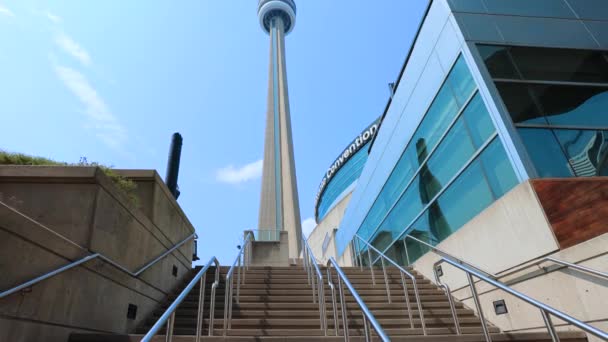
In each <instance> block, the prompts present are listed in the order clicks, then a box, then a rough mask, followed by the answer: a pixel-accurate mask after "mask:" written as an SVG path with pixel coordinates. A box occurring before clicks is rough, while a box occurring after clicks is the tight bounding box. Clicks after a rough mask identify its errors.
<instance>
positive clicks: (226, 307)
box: [209, 274, 232, 336]
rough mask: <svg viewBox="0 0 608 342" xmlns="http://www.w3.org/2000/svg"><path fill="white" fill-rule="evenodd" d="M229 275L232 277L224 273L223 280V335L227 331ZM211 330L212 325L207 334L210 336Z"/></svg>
mask: <svg viewBox="0 0 608 342" xmlns="http://www.w3.org/2000/svg"><path fill="white" fill-rule="evenodd" d="M230 277H232V275H228V274H226V279H225V281H224V284H225V285H224V287H225V288H224V336H226V334H227V333H228V301H229V300H230V291H231V288H230V286H228V284H229V283H230ZM212 331H213V330H212V327H209V336H211V333H212Z"/></svg>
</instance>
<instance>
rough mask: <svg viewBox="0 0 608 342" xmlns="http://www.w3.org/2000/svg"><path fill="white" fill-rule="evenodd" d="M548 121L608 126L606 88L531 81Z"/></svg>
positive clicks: (607, 93)
mask: <svg viewBox="0 0 608 342" xmlns="http://www.w3.org/2000/svg"><path fill="white" fill-rule="evenodd" d="M530 89H531V90H532V92H533V93H534V94H535V96H536V98H537V99H538V102H539V104H540V106H541V108H542V110H543V112H544V114H545V115H546V116H547V120H548V121H549V124H551V125H571V126H577V125H578V126H591V127H608V88H606V87H576V86H564V85H531V86H530Z"/></svg>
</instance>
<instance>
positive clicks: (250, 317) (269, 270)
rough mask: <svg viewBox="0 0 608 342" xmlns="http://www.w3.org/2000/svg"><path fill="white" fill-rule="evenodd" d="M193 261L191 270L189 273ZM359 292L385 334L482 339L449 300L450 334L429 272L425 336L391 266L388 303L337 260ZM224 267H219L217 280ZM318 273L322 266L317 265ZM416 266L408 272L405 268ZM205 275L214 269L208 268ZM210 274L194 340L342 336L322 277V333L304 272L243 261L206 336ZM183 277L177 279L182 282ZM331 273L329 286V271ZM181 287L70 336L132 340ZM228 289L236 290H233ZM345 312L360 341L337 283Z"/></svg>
mask: <svg viewBox="0 0 608 342" xmlns="http://www.w3.org/2000/svg"><path fill="white" fill-rule="evenodd" d="M198 270H199V268H197V269H195V270H193V272H192V277H193V276H194V275H195V274H196V272H197V271H198ZM343 270H344V273H345V274H346V275H347V277H348V278H349V280H350V281H351V283H352V284H353V286H354V287H355V288H356V290H357V292H358V293H359V295H360V296H361V297H362V298H363V300H364V301H365V303H366V305H367V306H368V307H369V309H370V310H371V311H372V313H373V315H374V316H375V317H376V319H377V320H378V321H379V323H380V325H381V326H382V327H383V329H384V330H385V332H386V333H387V334H388V335H389V336H390V337H391V340H393V341H447V342H451V341H454V342H465V341H467V342H468V341H485V339H484V337H483V335H482V330H481V325H480V321H479V319H478V318H477V317H476V316H475V315H474V313H473V311H472V310H469V309H467V308H465V307H464V306H463V305H462V304H461V303H456V308H457V314H458V317H459V320H460V326H461V329H462V333H463V335H456V334H455V328H454V322H453V319H452V315H451V312H450V307H449V303H448V300H447V297H446V296H445V295H444V293H443V292H442V291H441V290H439V289H438V288H437V287H436V286H434V285H433V284H432V283H431V282H430V281H429V280H427V279H425V278H423V277H422V276H420V275H417V282H418V287H419V292H420V296H421V301H422V307H423V310H424V319H425V323H426V327H427V334H428V335H427V336H424V335H423V333H422V329H421V324H420V316H419V312H418V306H417V304H416V300H415V297H414V294H413V291H412V290H411V289H412V287H411V285H412V284H411V282H410V281H409V280H408V286H409V289H410V303H411V307H412V314H413V321H414V328H411V325H410V321H409V318H408V313H407V309H406V305H405V296H404V293H403V287H402V284H401V277H400V274H399V271H398V270H397V269H391V268H387V273H388V277H389V279H390V290H391V298H392V303H390V304H389V303H388V300H387V294H386V287H385V284H384V277H383V273H382V271H381V270H376V272H375V276H376V285H373V284H372V279H371V276H370V271H369V269H364V270H363V271H361V270H360V269H359V268H355V267H345V268H343ZM227 271H228V269H227V268H224V267H222V268H221V276H222V280H223V279H224V276H225V274H226V272H227ZM323 272H324V277H326V270H325V268H323ZM413 273H414V274H416V273H415V272H413ZM208 274H209V275H212V274H214V271H213V270H209V273H208ZM211 278H213V277H212V276H209V277H207V284H206V291H205V305H204V317H205V319H204V323H203V336H204V337H203V338H202V339H201V340H202V341H343V340H344V337H343V336H335V326H334V317H333V310H332V304H331V303H332V300H331V292H330V289H329V287H328V286H327V279H325V283H326V284H325V297H326V298H325V299H326V300H325V302H326V311H327V324H328V334H327V335H328V336H325V334H324V331H323V330H322V329H321V327H320V320H319V305H318V303H313V301H312V290H311V287H310V285H309V284H308V280H307V275H306V272H305V271H304V270H303V268H302V267H251V268H250V269H249V271H247V273H246V280H245V284H243V285H242V286H241V288H240V300H239V303H234V304H233V315H232V322H231V324H232V325H231V329H228V331H227V336H226V337H223V333H224V330H223V327H224V292H225V288H224V282H223V281H222V282H221V284H220V287H219V288H218V289H217V293H216V304H215V321H214V327H213V329H214V331H213V335H214V336H212V337H209V336H208V334H209V304H210V294H211V283H212V280H211ZM190 279H191V277H190V278H188V279H186V280H185V281H184V286H185V284H187V283H188V282H189V281H190ZM333 281H334V283H336V286H337V278H336V275H335V273H334V275H333ZM180 291H181V289H177V290H176V291H175V293H173V294H172V295H170V296H169V297H168V298H167V300H166V302H165V303H164V305H162V306H161V307H159V308H158V309H157V310H156V311H154V312H153V314H152V315H151V316H150V317H148V318H147V319H146V320H145V321H144V322H143V324H142V325H141V326H140V327H139V328H138V329H137V331H136V334H134V335H129V336H128V337H127V336H114V337H111V336H107V335H106V336H103V335H78V334H75V335H72V337H71V339H70V341H71V342H85V341H86V342H92V341H107V342H110V341H139V339H140V338H141V336H142V335H143V334H145V333H146V332H147V331H148V330H150V328H151V326H152V325H153V324H154V323H155V322H156V321H157V320H158V318H159V317H160V315H162V313H163V312H164V311H165V310H166V309H167V307H168V306H169V305H170V303H171V302H173V300H174V299H175V298H176V297H177V295H178V294H179V293H180ZM235 291H236V290H235ZM345 291H346V292H345V299H346V303H347V318H348V326H349V334H350V337H351V338H350V340H351V341H363V340H364V338H363V337H362V336H363V323H362V322H363V320H362V315H361V312H360V310H359V308H358V306H357V304H356V303H355V301H354V298H353V297H352V296H351V295H350V293H348V290H345ZM198 294H199V291H198V288H195V289H194V290H193V291H192V292H191V293H190V294H189V296H188V298H187V299H186V300H185V301H184V302H183V303H182V305H181V306H180V307H179V308H178V309H177V313H176V320H175V326H174V334H175V335H176V336H175V337H174V341H194V337H193V336H192V335H194V334H195V331H196V317H197V308H198ZM337 306H338V310H337V311H338V325H339V332H340V334H342V329H343V327H342V316H341V313H340V309H339V308H340V305H339V302H338V305H337ZM490 329H491V332H492V333H493V335H492V338H493V340H494V341H550V340H551V339H550V337H549V335H548V334H546V333H544V332H543V333H526V334H503V333H500V331H499V329H497V328H495V327H490ZM163 334H164V330H162V331H161V332H160V333H159V335H157V336H156V337H155V341H164V336H163ZM560 337H561V340H562V341H569V342H575V341H576V342H578V341H587V339H586V338H585V337H584V334H582V333H564V334H560Z"/></svg>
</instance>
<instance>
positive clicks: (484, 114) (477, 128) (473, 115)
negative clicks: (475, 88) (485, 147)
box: [462, 93, 494, 148]
mask: <svg viewBox="0 0 608 342" xmlns="http://www.w3.org/2000/svg"><path fill="white" fill-rule="evenodd" d="M462 115H463V116H464V120H465V122H466V124H467V127H468V129H469V133H470V134H471V139H473V143H474V144H475V147H476V148H479V147H480V146H481V145H482V144H483V143H484V142H485V141H486V140H487V139H488V138H489V137H490V135H492V133H494V124H493V123H492V120H491V119H490V114H489V113H488V110H487V109H486V106H485V104H484V103H483V100H482V99H481V95H479V93H477V95H475V97H474V98H473V99H472V100H471V102H470V103H469V105H468V106H467V108H466V109H465V110H464V113H463V114H462Z"/></svg>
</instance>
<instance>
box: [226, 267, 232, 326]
mask: <svg viewBox="0 0 608 342" xmlns="http://www.w3.org/2000/svg"><path fill="white" fill-rule="evenodd" d="M233 286H234V277H230V300H229V303H228V329H232V303H233V302H234V301H233V300H232V288H233ZM224 310H226V309H224Z"/></svg>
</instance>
